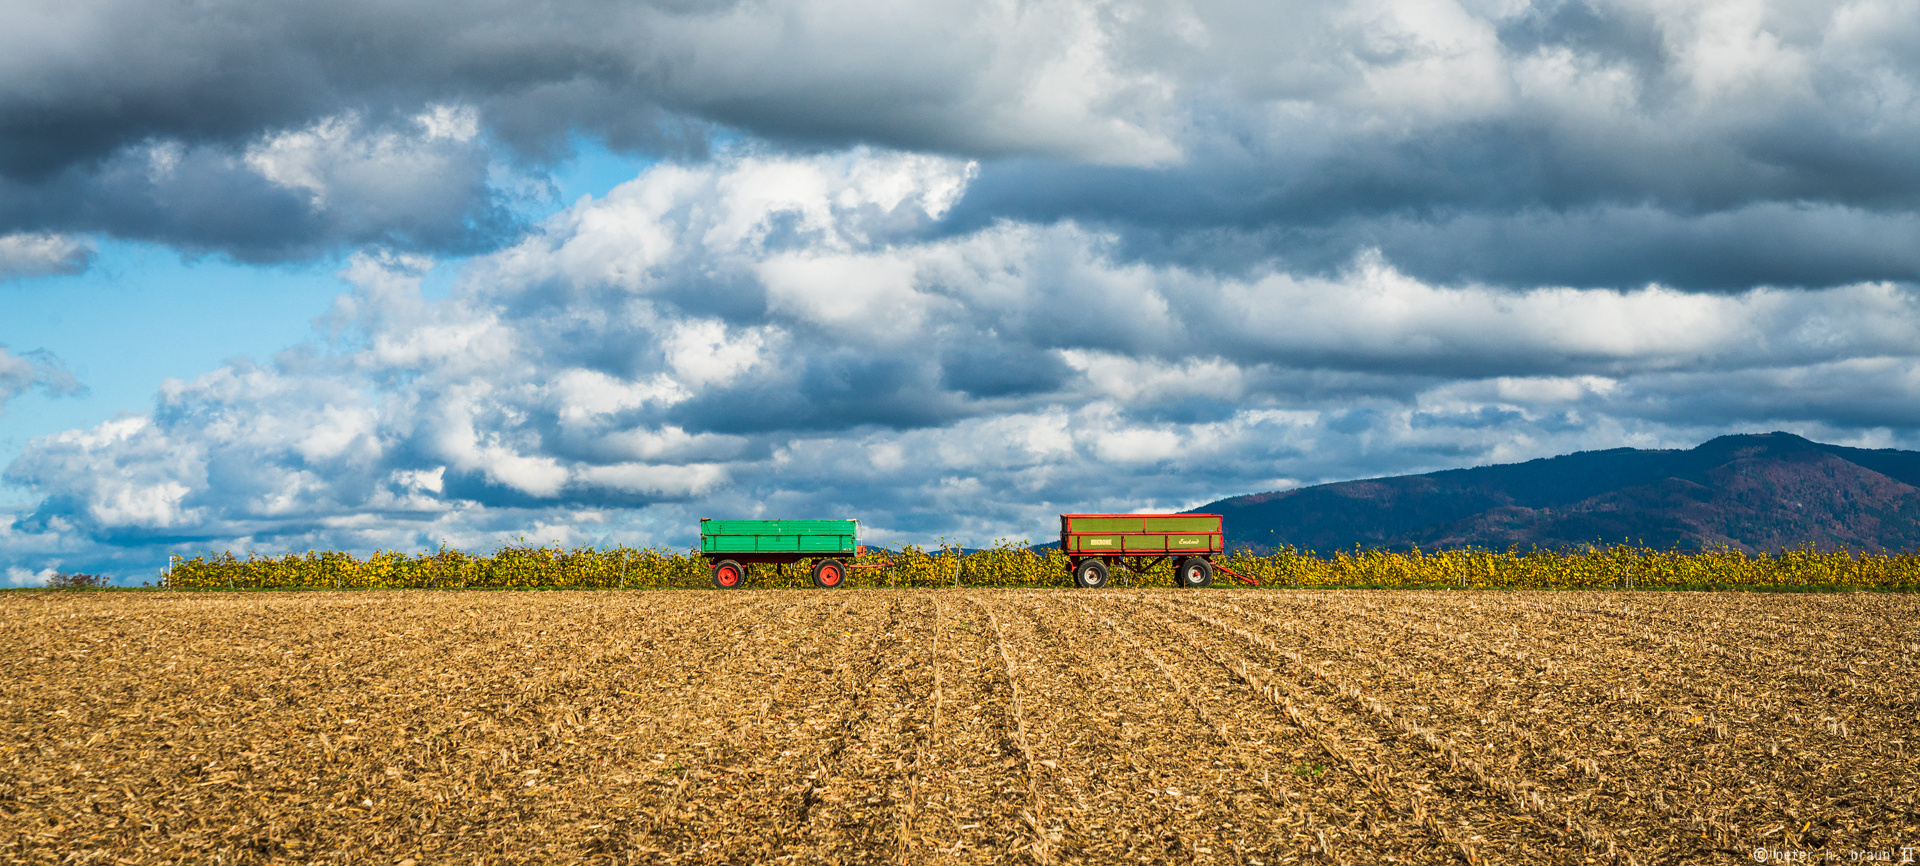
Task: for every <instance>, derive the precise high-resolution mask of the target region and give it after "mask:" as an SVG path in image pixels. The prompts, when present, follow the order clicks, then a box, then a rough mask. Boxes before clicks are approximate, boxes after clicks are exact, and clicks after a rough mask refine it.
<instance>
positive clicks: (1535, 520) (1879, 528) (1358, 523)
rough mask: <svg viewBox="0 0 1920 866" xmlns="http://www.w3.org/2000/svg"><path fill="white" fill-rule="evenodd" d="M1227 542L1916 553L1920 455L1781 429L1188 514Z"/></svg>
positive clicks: (1238, 501)
mask: <svg viewBox="0 0 1920 866" xmlns="http://www.w3.org/2000/svg"><path fill="white" fill-rule="evenodd" d="M1193 510H1194V511H1197V512H1214V513H1218V514H1221V515H1223V516H1224V517H1225V519H1226V530H1227V539H1228V541H1229V542H1230V543H1231V544H1233V545H1235V546H1242V545H1246V546H1251V547H1254V548H1255V549H1256V550H1260V549H1268V548H1272V547H1277V546H1281V545H1286V544H1291V545H1294V546H1295V547H1299V548H1302V549H1306V550H1315V551H1320V552H1323V553H1324V552H1332V551H1334V550H1339V549H1351V548H1353V547H1354V546H1355V545H1359V546H1363V547H1382V548H1388V549H1394V550H1405V549H1407V548H1410V547H1414V546H1416V545H1417V546H1419V547H1420V548H1422V549H1426V550H1432V549H1438V548H1454V547H1467V546H1472V547H1485V548H1494V549H1502V550H1504V549H1506V548H1507V547H1508V546H1509V545H1519V546H1520V547H1521V548H1522V549H1526V548H1529V547H1532V546H1535V545H1538V546H1540V547H1565V546H1573V545H1583V544H1588V543H1595V542H1604V543H1618V542H1621V541H1623V540H1624V541H1632V542H1634V543H1645V544H1647V545H1650V546H1653V547H1658V548H1669V547H1677V548H1681V549H1702V548H1706V547H1711V546H1714V545H1730V546H1732V547H1736V548H1740V549H1743V550H1746V551H1749V552H1758V551H1762V550H1769V551H1777V550H1781V549H1784V548H1792V547H1800V546H1803V545H1807V544H1811V545H1814V546H1815V547H1818V548H1820V549H1822V550H1834V549H1840V548H1851V549H1854V550H1881V549H1890V550H1916V549H1920V452H1914V451H1896V450H1892V449H1886V450H1869V449H1864V448H1848V447H1844V446H1840V445H1824V444H1821V443H1819V442H1813V441H1810V440H1807V439H1803V438H1801V437H1799V436H1795V435H1793V434H1790V433H1767V434H1764V435H1742V436H1722V437H1720V438H1718V439H1714V440H1712V441H1710V442H1707V443H1706V444H1703V445H1701V446H1700V447H1698V448H1694V449H1691V450H1686V451H1680V450H1675V451H1643V450H1639V449H1634V448H1615V449H1612V450H1608V451H1582V452H1579V453H1577V454H1568V455H1565V456H1561V457H1548V458H1544V459H1540V460H1529V461H1527V462H1525V463H1510V464H1504V465H1499V466H1481V467H1477V468H1474V469H1450V470H1447V471H1445V472H1432V473H1428V474H1425V475H1402V476H1399V477H1395V478H1376V479H1371V480H1366V481H1343V482H1339V483H1337V484H1321V485H1317V486H1314V487H1303V488H1300V489H1297V490H1285V491H1280V492H1276V493H1255V494H1252V495H1248V496H1235V497H1233V498H1231V499H1223V500H1220V501H1218V502H1213V503H1209V504H1207V505H1203V506H1201V507H1199V508H1196V509H1193Z"/></svg>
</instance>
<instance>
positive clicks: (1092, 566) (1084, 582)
mask: <svg viewBox="0 0 1920 866" xmlns="http://www.w3.org/2000/svg"><path fill="white" fill-rule="evenodd" d="M1073 582H1074V584H1075V585H1076V586H1081V587H1085V588H1087V589H1099V588H1100V587H1103V586H1106V585H1107V564H1106V563H1104V562H1101V561H1100V560H1097V559H1083V560H1081V561H1080V564H1079V565H1076V566H1074V567H1073Z"/></svg>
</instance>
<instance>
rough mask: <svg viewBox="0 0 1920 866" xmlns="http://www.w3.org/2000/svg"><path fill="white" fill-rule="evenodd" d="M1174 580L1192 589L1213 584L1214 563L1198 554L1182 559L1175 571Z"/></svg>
mask: <svg viewBox="0 0 1920 866" xmlns="http://www.w3.org/2000/svg"><path fill="white" fill-rule="evenodd" d="M1173 582H1174V583H1177V584H1179V585H1181V586H1183V587H1187V588H1190V589H1198V588H1200V587H1203V586H1212V585H1213V563H1211V562H1208V561H1206V560H1204V559H1201V558H1200V557H1198V556H1189V557H1187V558H1186V559H1182V560H1180V565H1179V567H1178V568H1175V569H1174V571H1173Z"/></svg>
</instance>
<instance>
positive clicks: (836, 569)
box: [813, 559, 847, 589]
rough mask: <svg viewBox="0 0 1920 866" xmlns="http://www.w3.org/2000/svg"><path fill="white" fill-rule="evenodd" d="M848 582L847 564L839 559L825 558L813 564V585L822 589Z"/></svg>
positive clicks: (843, 584)
mask: <svg viewBox="0 0 1920 866" xmlns="http://www.w3.org/2000/svg"><path fill="white" fill-rule="evenodd" d="M846 583H847V564H846V563H844V562H841V561H840V560H837V559H823V560H820V561H819V562H816V563H814V564H813V585H814V586H817V587H819V588H821V589H833V588H835V587H840V586H845V585H846Z"/></svg>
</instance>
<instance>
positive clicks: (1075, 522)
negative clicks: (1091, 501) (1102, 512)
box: [1067, 517, 1146, 533]
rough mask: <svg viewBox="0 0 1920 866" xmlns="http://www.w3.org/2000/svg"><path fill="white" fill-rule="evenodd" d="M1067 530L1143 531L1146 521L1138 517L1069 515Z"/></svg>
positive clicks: (1074, 531)
mask: <svg viewBox="0 0 1920 866" xmlns="http://www.w3.org/2000/svg"><path fill="white" fill-rule="evenodd" d="M1067 531H1068V532H1072V533H1080V532H1145V531H1146V521H1145V520H1144V519H1143V518H1139V517H1069V518H1067Z"/></svg>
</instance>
